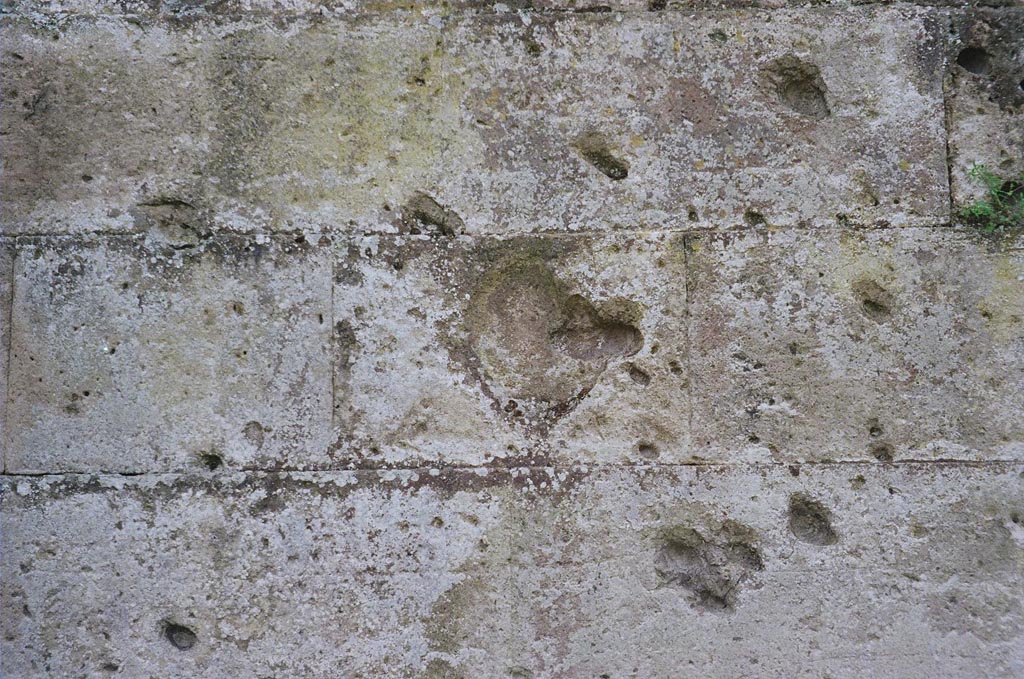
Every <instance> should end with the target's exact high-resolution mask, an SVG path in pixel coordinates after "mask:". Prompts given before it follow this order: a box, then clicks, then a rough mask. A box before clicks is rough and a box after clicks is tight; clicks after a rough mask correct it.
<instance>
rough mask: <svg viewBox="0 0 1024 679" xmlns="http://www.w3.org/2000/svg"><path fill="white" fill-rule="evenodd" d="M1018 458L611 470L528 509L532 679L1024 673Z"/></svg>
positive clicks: (524, 602) (522, 591) (517, 551)
mask: <svg viewBox="0 0 1024 679" xmlns="http://www.w3.org/2000/svg"><path fill="white" fill-rule="evenodd" d="M1021 471H1022V468H1021V467H1020V465H1006V466H1003V465H986V466H979V467H969V466H958V465H936V464H906V465H896V466H887V465H866V464H852V465H803V466H799V467H792V468H791V469H787V468H786V467H784V466H781V465H771V466H767V467H743V466H740V467H736V466H731V465H726V466H722V467H703V468H702V467H690V468H675V469H668V468H664V467H663V468H660V469H654V468H648V469H639V468H635V469H621V470H615V471H612V470H607V471H603V472H600V473H594V474H591V475H589V476H587V477H585V478H584V479H583V480H581V481H579V483H578V484H577V485H576V486H574V488H573V491H572V492H571V493H567V494H565V495H567V497H563V498H557V497H555V498H552V499H551V500H548V501H545V500H544V499H543V495H544V493H543V492H542V491H541V492H536V491H535V492H528V493H526V494H524V495H522V496H520V497H519V503H518V509H519V512H518V519H519V520H518V522H516V523H515V524H514V525H515V526H516V529H515V531H514V534H515V537H514V538H513V540H514V541H513V543H512V548H511V556H512V559H513V561H512V569H511V573H512V575H511V599H512V601H513V602H514V603H515V604H516V605H515V606H514V608H513V611H512V612H513V615H514V616H515V617H514V619H513V623H512V625H511V628H512V629H516V630H521V632H520V636H519V637H518V638H517V639H516V641H517V642H518V644H519V645H516V646H511V647H510V657H511V664H513V665H514V666H518V667H522V668H524V669H525V670H526V671H527V672H528V673H526V674H522V675H521V676H532V677H579V678H583V677H600V676H607V677H630V676H636V677H664V678H666V679H668V678H669V677H671V678H677V677H695V678H696V677H701V678H703V677H739V676H756V677H822V676H830V677H835V678H837V679H838V678H840V677H866V676H883V675H884V676H893V677H908V678H909V677H919V678H921V679H924V678H926V677H936V676H942V677H960V678H963V679H968V678H971V679H976V678H979V677H1002V678H1009V677H1015V676H1019V675H1020V674H1021V672H1022V671H1024V652H1022V650H1021V640H1022V634H1024V608H1022V596H1021V590H1020V586H1019V582H1020V578H1021V576H1022V575H1024V528H1022V526H1021V514H1020V504H1021V502H1022V500H1024V486H1022V477H1021Z"/></svg>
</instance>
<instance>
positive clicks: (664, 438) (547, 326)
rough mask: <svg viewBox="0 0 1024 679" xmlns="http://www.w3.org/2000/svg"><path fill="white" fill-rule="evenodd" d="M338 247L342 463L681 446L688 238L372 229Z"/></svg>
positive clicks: (563, 458)
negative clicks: (437, 234)
mask: <svg viewBox="0 0 1024 679" xmlns="http://www.w3.org/2000/svg"><path fill="white" fill-rule="evenodd" d="M338 253H339V260H338V264H337V269H336V280H337V283H336V287H335V293H334V300H335V310H334V315H335V319H336V333H335V342H336V349H335V355H334V358H335V380H334V383H335V419H334V422H335V428H336V431H337V435H338V441H337V443H336V445H337V451H336V452H335V453H333V454H332V455H333V456H334V457H335V458H336V459H338V460H339V461H341V460H343V459H346V458H350V459H353V460H355V463H356V464H359V465H360V466H365V465H367V464H373V465H376V464H391V465H394V464H405V465H408V464H413V465H418V464H422V463H428V462H434V461H438V460H440V461H442V462H447V463H459V464H482V463H487V462H492V461H498V462H501V460H502V459H505V460H509V459H511V460H516V459H520V458H524V457H529V458H530V459H534V460H536V459H538V458H539V459H545V460H546V459H551V460H556V461H560V462H565V463H568V462H571V461H574V460H575V461H595V462H597V461H602V462H630V461H636V460H637V459H638V458H637V454H638V452H637V446H638V445H640V444H643V445H645V446H648V447H653V446H655V445H657V446H660V447H663V448H664V449H665V456H666V457H665V458H664V459H666V460H681V459H683V458H682V457H681V456H683V455H685V454H686V451H687V450H688V422H689V412H688V399H687V391H686V381H685V379H684V377H683V376H682V375H681V373H682V372H683V368H682V366H683V365H684V364H685V362H686V355H687V347H686V329H685V315H686V290H685V281H686V272H685V261H684V259H685V252H684V249H683V240H682V238H681V237H677V236H668V235H666V236H661V235H629V236H627V235H623V236H602V237H596V236H595V237H586V238H571V239H565V238H548V237H524V238H512V239H496V238H495V239H485V240H470V239H459V240H457V241H447V240H446V241H441V242H437V241H433V240H430V239H428V238H426V237H418V238H399V239H394V238H378V237H367V238H365V239H363V240H360V241H355V242H348V243H343V244H341V245H340V247H339V248H338Z"/></svg>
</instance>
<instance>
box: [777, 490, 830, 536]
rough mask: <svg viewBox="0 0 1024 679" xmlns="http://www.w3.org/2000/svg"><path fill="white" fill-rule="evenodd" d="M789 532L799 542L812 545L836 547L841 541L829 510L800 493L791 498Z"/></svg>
mask: <svg viewBox="0 0 1024 679" xmlns="http://www.w3.org/2000/svg"><path fill="white" fill-rule="evenodd" d="M789 530H790V532H791V533H793V535H795V536H796V537H797V539H798V540H800V541H802V542H806V543H808V544H812V545H823V546H824V545H834V544H835V543H836V542H838V541H839V535H838V534H837V533H836V531H835V529H834V528H832V513H831V512H830V511H829V510H828V508H827V507H825V505H823V504H821V503H820V502H818V501H817V500H813V499H811V498H810V497H808V496H806V495H803V494H800V493H797V494H795V495H791V496H790V498H789Z"/></svg>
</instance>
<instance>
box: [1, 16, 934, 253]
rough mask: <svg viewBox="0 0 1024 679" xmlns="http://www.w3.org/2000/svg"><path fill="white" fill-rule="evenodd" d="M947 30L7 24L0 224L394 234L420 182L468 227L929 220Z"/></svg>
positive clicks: (534, 19) (572, 24) (659, 21)
mask: <svg viewBox="0 0 1024 679" xmlns="http://www.w3.org/2000/svg"><path fill="white" fill-rule="evenodd" d="M946 33H947V31H946V28H945V25H944V23H943V22H942V20H941V17H940V15H939V13H938V12H936V11H935V10H930V9H922V8H912V7H910V8H908V7H902V8H896V9H894V8H856V9H842V10H834V9H800V10H783V11H777V12H762V11H740V12H735V13H707V14H702V15H698V16H694V15H688V14H684V13H681V12H666V13H657V12H626V13H593V12H584V13H562V12H552V13H543V12H539V13H529V12H524V13H522V14H520V13H519V12H511V11H509V12H498V13H484V14H479V15H477V14H473V13H466V14H458V15H453V16H451V17H441V16H439V15H434V16H427V17H420V18H416V17H412V16H408V15H405V14H401V15H400V14H397V13H396V14H394V15H380V16H370V17H363V18H360V19H358V20H355V19H353V20H343V19H341V18H336V19H334V20H330V19H324V20H313V19H312V18H297V19H295V20H294V21H290V22H288V23H287V25H285V26H282V25H278V24H275V23H274V22H271V21H269V20H266V19H259V18H236V19H233V20H225V21H202V20H197V21H195V22H193V23H192V24H190V27H189V29H188V30H176V29H175V28H174V26H173V24H169V23H158V24H156V25H154V26H152V27H148V28H145V29H144V28H142V27H139V26H137V25H135V24H134V23H132V21H131V20H129V19H117V18H111V17H107V18H68V19H67V20H66V21H61V22H49V23H48V22H41V23H33V21H32V20H31V19H30V18H25V17H23V18H20V19H19V18H11V19H8V20H7V24H6V26H5V34H6V35H7V36H8V43H9V45H10V47H9V49H6V50H5V52H4V55H3V60H4V61H3V63H2V66H3V71H2V72H3V78H4V82H3V84H4V86H5V87H6V89H7V90H8V91H9V92H13V93H15V94H13V95H11V96H7V97H5V99H4V102H3V106H2V109H0V117H2V120H3V126H4V131H5V137H6V139H7V148H8V154H7V155H8V156H9V158H10V164H9V167H8V168H6V170H5V171H6V181H5V182H4V186H3V187H2V189H0V190H2V194H0V195H2V197H3V199H4V200H3V209H4V213H3V223H4V227H5V229H7V230H8V231H9V232H11V233H15V232H17V233H50V232H54V231H64V232H81V231H88V230H105V231H135V230H140V229H139V228H138V227H139V225H138V224H137V223H136V221H135V220H134V219H133V217H132V215H133V214H134V211H135V210H136V209H137V208H138V206H140V205H145V204H147V203H148V202H152V201H154V200H161V199H173V200H177V201H180V202H183V203H187V204H191V205H194V206H197V208H198V209H200V210H201V211H204V212H205V213H208V214H210V215H211V217H210V218H211V219H212V220H213V223H214V224H216V225H217V226H220V227H229V228H232V229H235V230H261V229H262V230H297V229H306V228H316V229H319V228H322V227H323V225H331V227H332V228H334V229H336V230H338V231H346V232H350V233H358V232H366V231H377V232H380V231H384V232H396V231H400V230H401V220H402V216H401V215H403V214H405V213H408V212H415V211H416V210H417V209H418V206H419V205H420V202H421V200H420V196H421V195H423V194H425V195H428V196H430V197H431V200H433V201H435V202H436V203H437V204H438V205H439V206H440V207H441V208H442V209H443V210H446V211H448V212H449V213H450V214H451V215H452V218H451V219H450V220H449V221H450V222H451V224H450V225H449V228H450V229H451V230H453V231H455V232H465V233H469V234H510V233H525V232H535V231H607V230H611V229H616V228H626V229H644V230H658V229H664V228H674V229H678V228H681V227H686V226H699V227H711V226H713V227H719V226H729V225H738V224H744V223H746V224H751V225H754V226H757V225H763V224H773V225H797V224H799V225H829V226H835V225H837V224H840V225H841V224H845V223H847V222H850V221H853V222H857V223H862V222H863V223H879V222H885V223H889V224H892V225H896V226H905V225H931V224H934V223H940V222H944V221H946V220H947V218H948V187H947V172H946V164H945V160H946V159H945V148H946V147H945V130H944V111H943V105H942V77H941V73H942V69H941V66H942V63H943V61H942V60H943V58H944V54H945V42H944V41H945V37H946ZM55 37H59V38H60V39H59V40H55V39H54V38H55ZM396 44H402V45H403V46H404V47H403V49H402V50H399V51H397V52H396V51H395V50H394V45H396Z"/></svg>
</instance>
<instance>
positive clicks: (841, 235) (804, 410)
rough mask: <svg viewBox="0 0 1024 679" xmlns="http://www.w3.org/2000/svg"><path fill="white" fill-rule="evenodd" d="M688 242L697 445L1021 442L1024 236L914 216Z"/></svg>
mask: <svg viewBox="0 0 1024 679" xmlns="http://www.w3.org/2000/svg"><path fill="white" fill-rule="evenodd" d="M689 242H690V243H691V244H692V248H691V250H692V252H691V254H690V256H689V263H690V267H689V269H690V281H691V282H690V312H691V314H692V340H691V342H692V345H693V355H692V359H691V364H692V366H693V383H694V386H693V393H694V405H693V438H694V451H695V453H697V454H700V455H705V456H707V457H709V458H712V459H716V460H718V459H730V460H736V459H745V460H763V461H787V460H863V459H871V458H872V457H875V458H878V459H883V460H886V459H893V458H896V459H901V458H904V459H935V458H958V459H1021V458H1022V456H1024V421H1022V419H1021V418H1020V417H1019V414H1020V413H1021V412H1024V250H1022V248H1021V242H1020V241H1019V239H1018V240H1017V241H1012V240H1011V241H1004V242H1002V243H995V242H992V241H989V240H986V239H984V238H981V237H978V236H977V235H976V234H973V233H971V232H969V231H967V230H952V229H946V230H943V229H922V230H918V229H903V230H878V231H846V232H829V233H824V232H795V231H788V232H773V233H767V234H757V233H751V232H746V233H736V234H721V235H718V236H708V237H696V236H694V237H691V239H690V241H689Z"/></svg>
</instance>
